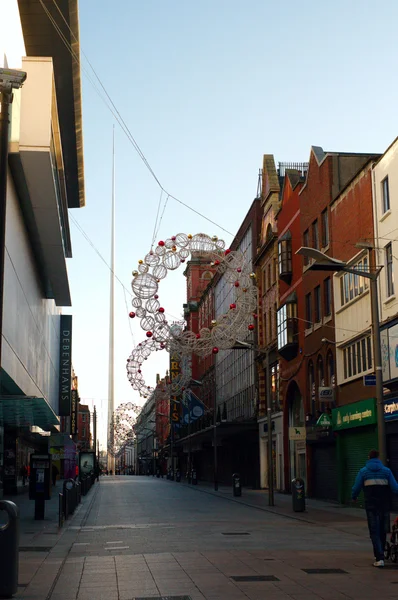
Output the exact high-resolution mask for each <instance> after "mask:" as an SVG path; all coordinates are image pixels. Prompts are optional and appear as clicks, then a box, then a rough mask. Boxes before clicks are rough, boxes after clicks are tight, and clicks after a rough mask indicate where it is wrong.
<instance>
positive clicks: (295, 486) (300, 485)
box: [292, 477, 305, 512]
mask: <svg viewBox="0 0 398 600" xmlns="http://www.w3.org/2000/svg"><path fill="white" fill-rule="evenodd" d="M292 504H293V510H294V512H304V511H305V485H304V480H303V479H300V477H296V478H295V479H293V480H292Z"/></svg>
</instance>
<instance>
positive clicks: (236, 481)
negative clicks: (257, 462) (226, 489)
mask: <svg viewBox="0 0 398 600" xmlns="http://www.w3.org/2000/svg"><path fill="white" fill-rule="evenodd" d="M232 492H233V495H234V496H241V495H242V484H241V482H240V475H239V473H234V474H233V475H232Z"/></svg>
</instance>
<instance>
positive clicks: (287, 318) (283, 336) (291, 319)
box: [277, 302, 297, 350]
mask: <svg viewBox="0 0 398 600" xmlns="http://www.w3.org/2000/svg"><path fill="white" fill-rule="evenodd" d="M277 326H278V350H279V349H280V348H283V347H284V346H287V345H288V344H294V343H297V304H296V303H295V302H291V303H290V302H289V303H286V304H284V305H283V306H281V308H280V309H279V310H278V313H277Z"/></svg>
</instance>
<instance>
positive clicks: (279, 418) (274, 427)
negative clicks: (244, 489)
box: [258, 412, 284, 490]
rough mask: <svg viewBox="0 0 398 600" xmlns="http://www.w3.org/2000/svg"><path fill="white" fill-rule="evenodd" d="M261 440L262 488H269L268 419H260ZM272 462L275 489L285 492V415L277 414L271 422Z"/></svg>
mask: <svg viewBox="0 0 398 600" xmlns="http://www.w3.org/2000/svg"><path fill="white" fill-rule="evenodd" d="M258 426H259V438H260V440H259V441H260V487H261V488H262V489H264V488H268V440H269V435H268V422H267V418H266V417H265V418H262V419H259V421H258ZM271 435H272V460H273V467H274V489H275V490H283V484H284V482H283V415H282V413H281V412H280V413H275V414H273V415H272V421H271Z"/></svg>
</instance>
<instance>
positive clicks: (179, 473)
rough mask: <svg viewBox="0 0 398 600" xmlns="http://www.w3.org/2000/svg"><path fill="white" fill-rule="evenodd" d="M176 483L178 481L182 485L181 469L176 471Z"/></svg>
mask: <svg viewBox="0 0 398 600" xmlns="http://www.w3.org/2000/svg"><path fill="white" fill-rule="evenodd" d="M176 481H177V483H180V481H181V471H180V469H177V471H176Z"/></svg>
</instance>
